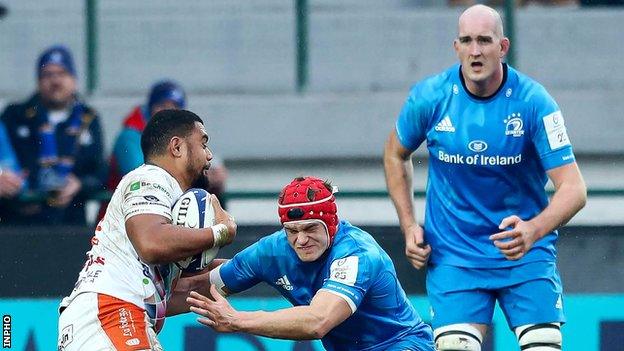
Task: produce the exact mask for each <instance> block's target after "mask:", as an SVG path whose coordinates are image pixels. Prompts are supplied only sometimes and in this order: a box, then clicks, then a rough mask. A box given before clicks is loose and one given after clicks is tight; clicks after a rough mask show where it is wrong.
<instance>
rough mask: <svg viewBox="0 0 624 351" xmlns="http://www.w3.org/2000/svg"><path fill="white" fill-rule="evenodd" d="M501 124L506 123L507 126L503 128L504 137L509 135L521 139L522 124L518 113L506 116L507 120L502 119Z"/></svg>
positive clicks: (522, 133)
mask: <svg viewBox="0 0 624 351" xmlns="http://www.w3.org/2000/svg"><path fill="white" fill-rule="evenodd" d="M503 122H505V123H507V126H506V127H505V135H511V136H514V137H521V136H523V135H524V129H523V126H524V124H523V122H522V119H521V118H520V113H519V112H518V113H512V114H511V115H509V116H507V118H506V119H504V120H503Z"/></svg>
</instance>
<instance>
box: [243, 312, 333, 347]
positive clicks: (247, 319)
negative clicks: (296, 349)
mask: <svg viewBox="0 0 624 351" xmlns="http://www.w3.org/2000/svg"><path fill="white" fill-rule="evenodd" d="M237 313H238V316H236V317H237V318H236V319H235V320H236V322H235V326H234V327H235V328H236V329H237V330H238V331H241V332H245V333H251V334H256V335H262V336H268V337H271V338H279V339H293V340H313V339H320V338H322V337H323V336H324V335H325V333H326V332H325V331H324V330H326V328H325V326H323V323H324V322H323V318H322V317H321V316H319V315H317V314H315V313H314V311H312V309H311V308H310V306H296V307H292V308H287V309H282V310H278V311H273V312H266V311H255V312H237Z"/></svg>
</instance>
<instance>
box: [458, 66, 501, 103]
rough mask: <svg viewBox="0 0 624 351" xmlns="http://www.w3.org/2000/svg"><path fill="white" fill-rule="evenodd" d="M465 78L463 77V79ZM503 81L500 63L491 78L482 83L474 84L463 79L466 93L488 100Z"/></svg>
mask: <svg viewBox="0 0 624 351" xmlns="http://www.w3.org/2000/svg"><path fill="white" fill-rule="evenodd" d="M464 78H465V77H464ZM503 79H504V68H503V65H502V63H501V64H500V65H499V66H498V69H496V70H495V71H494V72H493V73H492V76H491V77H489V78H488V79H486V80H484V81H479V82H475V81H472V80H470V79H465V80H464V84H465V86H466V89H468V91H469V92H470V93H471V94H472V95H474V96H477V97H480V98H488V97H490V96H492V95H494V94H495V93H496V92H497V91H498V90H499V89H500V87H501V84H503Z"/></svg>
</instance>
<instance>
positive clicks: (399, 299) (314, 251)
mask: <svg viewBox="0 0 624 351" xmlns="http://www.w3.org/2000/svg"><path fill="white" fill-rule="evenodd" d="M333 192H334V191H333V188H332V186H330V185H329V184H328V183H327V182H325V181H323V180H321V179H318V178H315V177H305V178H296V179H294V180H293V181H292V182H291V183H289V184H288V185H286V187H284V189H283V190H282V192H281V194H280V196H279V201H278V212H279V217H280V221H281V223H282V224H283V226H284V228H283V229H282V230H280V231H278V232H276V233H273V234H271V235H269V236H266V237H264V238H263V239H261V240H260V241H258V242H256V243H254V244H253V245H251V246H249V247H247V248H246V249H245V250H243V251H241V252H240V253H238V254H236V255H235V256H234V257H233V258H232V259H231V260H230V261H228V262H226V263H224V264H222V265H220V266H219V267H218V268H216V269H214V270H213V271H211V272H210V282H211V283H212V286H211V288H210V294H209V295H212V298H208V297H205V296H203V295H200V294H198V293H196V292H193V293H191V297H189V298H188V299H187V302H188V303H189V304H190V305H191V306H192V307H191V310H192V311H193V312H195V313H198V314H200V315H202V316H203V318H200V319H199V321H200V323H202V324H204V325H207V326H209V327H212V328H213V329H214V330H216V331H219V332H246V333H251V334H256V335H263V336H268V337H273V338H281V339H294V340H308V339H321V341H322V343H323V346H324V347H325V348H326V349H327V350H340V351H348V350H370V351H374V350H375V351H376V350H379V351H381V350H397V351H399V350H400V351H403V350H419V351H433V350H434V346H433V340H432V332H431V328H430V327H429V326H428V325H426V324H424V323H423V322H422V320H421V319H420V317H419V316H418V313H417V312H416V310H415V309H414V307H413V306H412V305H411V304H410V302H409V301H408V299H407V296H406V295H405V291H403V288H402V287H401V284H400V283H399V281H398V280H397V275H396V271H395V269H394V265H393V264H392V260H391V259H390V257H389V256H388V254H387V253H386V252H385V251H384V250H383V249H382V248H381V247H380V246H379V245H378V244H377V242H376V241H375V239H373V237H372V236H371V235H370V234H368V233H366V232H364V231H363V230H361V229H359V228H357V227H354V226H353V225H351V224H350V223H349V222H347V221H345V220H340V221H339V220H338V217H337V214H336V212H337V211H336V203H335V198H334V195H333ZM195 279H197V278H195ZM199 281H200V285H201V284H202V283H201V279H200V280H199ZM207 282H208V279H205V276H204V279H203V287H196V288H200V290H204V291H205V290H207V289H206V286H207ZM260 282H265V283H267V284H269V285H271V286H273V287H274V288H275V289H276V290H277V291H279V292H280V294H282V295H283V296H284V297H285V298H286V299H287V300H288V301H290V302H291V303H292V304H293V305H294V307H291V308H286V309H281V310H277V311H272V312H266V311H254V312H244V311H237V310H235V309H233V308H232V307H231V306H230V304H229V303H228V302H227V300H226V299H225V298H223V297H222V296H221V295H229V294H232V293H237V292H241V291H243V290H246V289H249V288H250V287H252V286H254V285H256V284H257V283H260Z"/></svg>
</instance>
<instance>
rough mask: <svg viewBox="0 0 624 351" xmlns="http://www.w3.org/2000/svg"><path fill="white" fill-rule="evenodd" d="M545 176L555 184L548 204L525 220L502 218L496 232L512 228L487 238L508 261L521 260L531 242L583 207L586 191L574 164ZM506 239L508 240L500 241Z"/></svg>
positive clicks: (512, 217)
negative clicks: (535, 214)
mask: <svg viewBox="0 0 624 351" xmlns="http://www.w3.org/2000/svg"><path fill="white" fill-rule="evenodd" d="M548 177H549V178H550V179H551V180H552V182H553V184H554V185H555V193H554V195H553V196H552V198H551V200H550V204H548V206H546V208H545V209H544V210H543V211H542V212H540V213H539V214H538V215H537V216H535V217H533V218H532V219H529V220H527V221H524V220H522V219H521V218H520V217H518V216H515V215H514V216H509V217H507V218H505V219H503V220H502V221H501V223H500V225H499V229H501V230H502V229H505V228H508V227H511V229H509V230H505V231H502V232H499V233H496V234H494V235H491V236H490V239H491V240H493V241H494V245H496V247H498V249H499V250H500V251H501V252H502V253H503V254H504V255H505V257H506V258H507V259H508V260H518V259H520V258H522V256H524V255H525V254H526V253H527V252H528V251H529V250H530V249H531V247H532V246H533V243H535V242H536V241H537V240H539V239H541V238H542V237H544V236H545V235H546V234H548V233H550V232H552V231H553V230H555V229H557V228H559V227H561V226H562V225H564V224H566V223H567V222H568V221H569V220H570V219H571V218H572V217H574V215H575V214H576V213H577V212H578V211H580V210H581V208H583V207H584V206H585V202H586V200H587V188H586V186H585V181H584V180H583V176H582V175H581V172H580V171H579V168H578V165H577V164H576V162H574V163H570V164H567V165H564V166H560V167H557V168H553V169H551V170H550V171H548ZM507 238H511V240H508V241H501V240H503V239H507Z"/></svg>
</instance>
